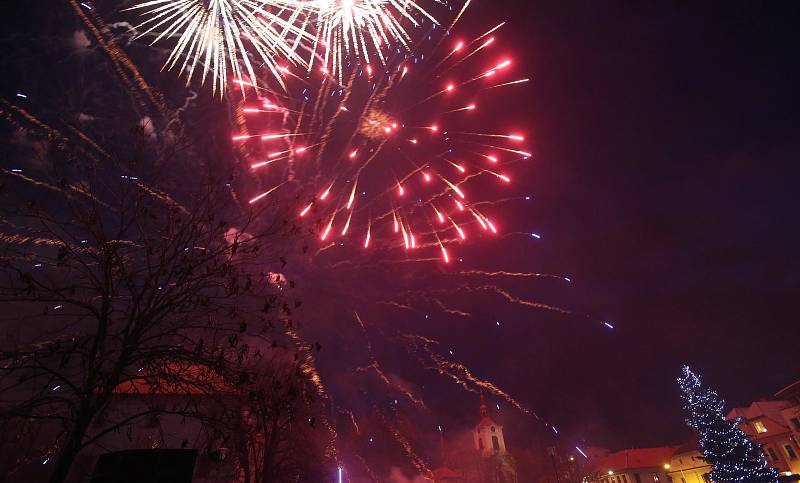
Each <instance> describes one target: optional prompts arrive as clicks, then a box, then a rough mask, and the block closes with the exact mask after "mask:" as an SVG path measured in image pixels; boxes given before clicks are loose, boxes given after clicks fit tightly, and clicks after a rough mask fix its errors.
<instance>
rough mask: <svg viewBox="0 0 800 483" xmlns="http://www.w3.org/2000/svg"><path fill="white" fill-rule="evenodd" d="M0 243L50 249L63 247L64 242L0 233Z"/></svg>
mask: <svg viewBox="0 0 800 483" xmlns="http://www.w3.org/2000/svg"><path fill="white" fill-rule="evenodd" d="M0 241H2V242H3V243H8V244H13V245H28V244H30V245H39V246H50V247H62V246H64V242H63V241H62V240H55V239H53V238H43V237H35V236H26V235H20V234H16V233H15V234H8V233H0Z"/></svg>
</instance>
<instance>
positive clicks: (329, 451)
mask: <svg viewBox="0 0 800 483" xmlns="http://www.w3.org/2000/svg"><path fill="white" fill-rule="evenodd" d="M284 332H285V333H286V335H288V336H289V338H290V339H291V340H292V342H293V343H294V345H295V347H296V348H297V354H298V356H299V357H300V359H299V360H298V365H297V367H298V368H299V369H300V371H301V372H302V374H303V375H304V376H305V377H306V378H307V379H308V381H310V382H311V384H312V385H313V386H314V390H315V392H316V393H317V396H318V397H319V398H320V399H322V400H323V401H325V403H326V404H330V398H328V393H327V391H326V390H325V386H324V385H323V384H322V377H320V374H319V371H318V370H317V366H316V363H315V360H314V356H313V354H312V353H311V348H310V345H309V344H308V343H307V342H306V341H304V340H303V338H302V337H300V335H299V334H297V332H295V331H293V330H292V329H289V328H286V329H285V330H284ZM320 416H321V420H322V424H323V425H324V426H325V429H326V430H327V431H328V434H330V439H329V440H328V444H327V446H326V448H325V456H327V457H329V458H334V459H336V458H337V456H336V455H337V450H336V442H337V439H338V435H337V432H336V428H335V427H334V426H333V424H332V423H331V422H330V421H329V420H328V418H327V417H325V415H324V414H321V415H320Z"/></svg>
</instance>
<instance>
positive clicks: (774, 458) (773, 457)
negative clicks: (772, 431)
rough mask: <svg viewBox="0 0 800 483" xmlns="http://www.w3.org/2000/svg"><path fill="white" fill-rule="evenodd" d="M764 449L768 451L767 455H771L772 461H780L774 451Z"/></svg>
mask: <svg viewBox="0 0 800 483" xmlns="http://www.w3.org/2000/svg"><path fill="white" fill-rule="evenodd" d="M764 449H766V450H767V454H768V455H769V459H771V460H772V461H778V454H777V453H775V450H774V449H772V448H769V447H767V448H764Z"/></svg>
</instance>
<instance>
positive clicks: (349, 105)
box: [235, 24, 529, 263]
mask: <svg viewBox="0 0 800 483" xmlns="http://www.w3.org/2000/svg"><path fill="white" fill-rule="evenodd" d="M502 25H503V24H499V25H497V26H495V27H493V28H492V29H490V30H489V31H487V32H486V33H484V34H482V35H481V36H479V37H477V38H476V39H473V40H472V41H471V42H470V45H472V44H475V43H477V42H480V39H482V38H484V37H486V36H488V35H489V34H491V33H492V32H494V31H496V30H497V29H498V28H500V27H501V26H502ZM492 39H494V38H493V37H492ZM493 42H494V40H492V42H489V41H485V42H483V43H481V44H480V45H478V47H476V48H475V49H474V50H472V51H471V52H469V53H468V54H467V56H468V57H469V56H472V55H475V54H477V53H478V52H480V51H482V50H484V49H486V48H487V47H488V46H489V45H491V44H492V43H493ZM448 55H449V54H448ZM461 60H465V59H463V58H461ZM406 61H407V58H402V59H401V60H400V61H399V62H397V61H396V60H395V61H393V63H392V64H391V65H390V66H388V67H387V69H386V71H385V72H374V71H373V70H372V69H371V68H370V66H368V65H367V66H364V65H363V64H362V65H355V66H353V69H352V70H351V71H350V72H349V74H350V75H349V76H348V79H347V83H346V85H344V86H342V85H338V86H337V85H335V83H334V80H333V79H332V78H331V77H330V76H329V74H328V73H327V72H324V74H325V77H324V78H323V80H322V83H321V88H320V89H319V91H318V92H317V94H316V96H317V97H316V98H315V99H314V100H313V101H311V104H312V105H313V108H312V109H311V116H310V118H309V120H308V122H307V123H306V121H305V120H304V119H303V118H302V117H297V118H296V121H295V122H296V125H295V126H294V129H295V134H298V135H299V134H300V133H304V134H306V133H307V134H309V135H311V136H312V138H310V139H307V140H306V141H307V143H306V145H307V146H311V145H314V146H319V148H318V149H316V152H315V157H314V163H311V164H310V163H305V166H304V167H303V169H305V170H310V171H311V172H302V173H301V172H300V171H296V170H294V168H292V174H291V175H292V179H293V180H297V181H298V182H299V184H298V187H299V186H300V185H301V184H302V183H304V182H305V183H306V184H308V185H309V186H310V187H313V188H312V189H314V190H317V189H319V186H320V185H322V186H328V188H327V189H325V190H324V192H323V193H322V194H321V195H320V194H319V192H317V195H316V196H315V197H313V198H312V197H310V196H308V197H306V196H307V195H306V196H304V195H301V198H303V197H306V200H308V201H305V202H304V204H303V206H305V208H302V209H300V208H298V212H299V213H300V217H302V216H303V215H305V214H306V213H307V212H308V209H309V208H308V206H310V205H314V206H315V207H316V208H317V210H319V216H320V217H321V218H322V219H325V220H326V222H327V226H325V227H323V228H324V231H323V232H322V235H321V236H320V238H321V239H322V240H323V241H328V240H326V239H328V238H329V237H331V238H334V237H335V238H334V239H336V238H340V237H347V236H350V235H351V234H354V235H355V236H358V237H366V238H365V241H364V242H363V246H362V248H363V249H366V248H370V247H372V248H373V249H376V250H391V249H397V248H401V247H405V249H406V250H409V251H410V250H414V249H422V248H425V249H427V248H429V247H435V248H436V249H437V251H439V252H440V254H441V256H440V258H439V259H440V260H442V261H444V263H447V262H448V261H449V259H450V253H449V250H448V248H449V247H447V246H446V245H449V244H451V243H458V242H460V240H464V239H465V238H466V237H465V233H464V231H463V230H462V229H461V227H463V226H469V225H470V224H472V223H478V224H480V226H481V228H483V230H484V231H487V234H491V233H497V232H498V231H497V228H496V225H495V223H496V220H495V222H493V221H492V220H490V218H489V217H488V216H487V214H485V213H481V212H479V211H478V210H477V209H476V208H477V206H479V204H480V203H481V201H482V200H472V201H471V202H467V201H466V196H467V194H468V193H466V192H465V191H464V189H463V185H464V183H466V182H468V181H469V180H472V179H475V178H478V177H481V176H487V175H489V176H492V177H495V178H497V179H499V180H501V181H503V182H506V183H508V182H510V181H511V180H510V178H509V177H508V176H507V175H506V174H505V173H503V172H500V171H496V170H494V169H486V168H485V167H483V166H476V165H475V164H474V163H471V162H468V161H467V160H464V159H462V157H461V156H462V155H455V156H457V157H458V163H456V162H454V161H453V160H451V159H450V158H451V156H448V157H444V156H443V154H446V153H448V152H452V151H453V149H452V148H449V149H448V147H449V146H448V144H450V143H451V142H464V141H463V140H461V139H455V141H450V142H448V140H449V139H450V138H440V137H439V136H448V132H447V131H445V130H444V129H442V130H441V131H440V130H439V128H438V127H437V125H436V124H435V123H434V124H433V125H429V126H417V127H414V126H407V125H405V124H402V120H401V119H399V118H395V117H394V115H393V111H394V110H395V109H393V105H394V104H396V103H399V104H401V106H407V105H408V104H409V102H407V101H406V100H405V96H402V95H401V94H400V93H399V92H398V91H397V89H398V86H400V84H401V80H403V79H404V78H405V76H406V74H407V73H408V66H407V65H406ZM509 63H510V60H508V59H506V60H502V61H500V62H499V63H495V67H493V68H492V69H490V72H494V71H495V70H497V69H501V68H504V67H505V66H507V65H509ZM470 65H471V64H470ZM469 70H472V68H471V67H470V68H469ZM423 71H424V69H423ZM365 73H366V76H365V75H363V74H365ZM384 74H385V75H384ZM485 74H486V71H485V69H484V70H482V71H481V74H480V75H478V76H475V75H471V76H469V78H471V79H473V80H475V79H480V78H482V77H485ZM420 79H424V81H423V83H422V85H420V89H417V90H415V91H414V92H413V94H412V95H413V96H414V97H423V100H424V99H429V98H431V97H432V96H430V95H429V96H427V97H425V96H419V93H420V92H423V91H422V90H421V89H425V90H429V89H430V75H427V76H426V75H423V74H422V72H420ZM407 84H408V82H406V81H403V82H402V85H403V89H409V88H411V87H410V85H407ZM451 85H452V84H451ZM337 88H338V89H339V90H338V92H337V91H336V90H335V89H337ZM479 90H480V89H479ZM449 91H450V89H449V88H447V87H446V88H444V89H438V90H437V91H436V93H437V94H435V95H439V94H445V93H447V92H449ZM306 94H307V92H306V90H305V89H304V90H303V97H304V98H305V99H306V100H308V97H307V95H306ZM289 95H290V96H291V92H289ZM337 96H338V107H337V104H336V102H335V100H337ZM412 99H413V98H412ZM451 101H452V100H451ZM451 101H448V102H451ZM411 104H412V105H414V103H413V102H412V103H411ZM417 104H419V103H417ZM463 105H464V104H461V106H459V107H458V109H450V110H447V109H446V108H445V109H442V111H444V112H453V113H455V112H462V111H463V112H466V111H471V110H473V106H474V105H475V104H474V103H472V104H468V105H467V107H466V108H465V107H462V106H463ZM427 109H428V108H425V110H423V111H422V112H426V110H427ZM303 110H304V109H303ZM441 113H442V112H439V114H441ZM345 114H349V115H348V116H345ZM453 115H455V114H453ZM303 126H305V127H303ZM414 129H424V130H425V131H429V132H431V137H430V138H425V139H423V142H424V143H425V149H427V150H428V151H430V150H431V149H432V148H433V147H434V146H441V145H442V144H444V146H443V147H442V149H443V151H439V152H438V153H437V154H436V155H435V156H434V158H435V160H437V166H432V165H431V161H427V160H426V161H425V162H421V161H418V158H419V157H428V156H425V152H424V151H422V152H420V153H419V154H417V153H412V152H411V151H408V152H406V151H405V150H404V149H403V148H401V146H399V145H397V143H400V142H403V141H406V140H408V141H411V143H412V144H413V145H419V146H422V144H421V143H419V140H418V137H414V138H411V139H408V136H409V135H413V134H409V135H403V134H401V130H405V131H407V132H408V133H412V132H413V130H414ZM476 131H477V130H475V129H473V130H469V129H463V128H462V129H459V130H458V131H454V132H455V133H459V134H458V136H460V137H464V138H468V137H470V136H469V134H472V132H475V134H478V135H484V134H486V135H488V136H489V137H496V138H497V139H503V140H506V139H508V140H511V141H521V140H523V138H522V137H521V136H518V135H515V134H492V133H483V132H476ZM320 132H321V135H320V134H319V133H320ZM462 133H463V134H462ZM314 136H317V137H314ZM240 137H244V136H235V138H240ZM253 137H255V136H253ZM348 138H349V139H348ZM395 139H396V141H395ZM334 140H335V143H334ZM467 140H468V139H467ZM343 143H344V144H343ZM390 143H391V144H390ZM342 144H343V145H342ZM475 144H479V145H483V146H489V145H485V144H481V143H475ZM334 145H335V146H336V147H335V148H334ZM387 148H392V149H387ZM394 148H396V150H395V149H394ZM287 149H289V150H290V149H291V143H290V146H289V148H287ZM497 149H498V150H505V151H510V152H514V153H516V154H519V155H527V154H529V153H526V152H525V151H521V150H517V149H512V147H508V148H506V147H505V146H497ZM340 150H341V152H338V151H340ZM437 150H438V149H437ZM279 152H284V151H279ZM361 152H368V154H367V155H366V156H363V155H361V156H359V155H358V154H359V153H361ZM467 152H472V151H467ZM398 155H399V156H401V157H402V158H404V159H405V160H406V162H407V163H408V165H409V166H410V167H411V169H405V168H404V167H402V164H398V163H396V162H394V163H392V164H391V165H387V164H388V162H389V161H390V160H392V158H393V157H394V156H398ZM475 155H478V156H481V157H486V158H489V159H490V160H492V162H494V163H496V162H497V161H496V158H495V157H494V156H492V155H491V154H486V153H483V152H481V153H475ZM471 156H472V155H471ZM281 159H288V160H289V162H291V161H292V159H293V156H292V153H291V151H286V152H284V156H282V157H280V158H273V159H271V160H270V161H265V162H261V163H258V164H257V165H258V166H262V165H263V166H266V165H267V164H269V163H272V162H274V161H279V160H281ZM323 161H324V163H323ZM439 162H441V163H445V164H446V165H447V166H452V167H455V168H458V172H457V173H454V174H451V173H450V172H446V171H445V170H441V169H438V168H439V165H438V163H439ZM379 164H380V166H377V165H379ZM505 164H506V163H503V165H505ZM255 166H256V165H254V167H255ZM312 166H313V167H314V168H315V169H311V168H312ZM388 166H392V167H391V168H389V167H388ZM398 166H400V168H399V169H402V170H403V172H402V173H400V175H399V176H397V175H396V174H395V173H396V170H397V169H398ZM387 168H388V169H387ZM298 169H299V166H298ZM381 169H383V171H384V173H385V174H386V175H390V176H391V175H393V174H394V183H393V184H391V185H390V184H389V183H387V185H386V186H385V187H379V188H378V190H377V191H376V190H375V189H374V186H373V187H372V189H370V184H371V183H374V182H375V174H373V173H375V172H380V170H381ZM468 170H469V171H471V172H468ZM270 172H273V173H276V175H277V174H279V172H280V170H271V171H270ZM265 173H266V172H265ZM390 173H391V174H390ZM265 175H266V174H265ZM362 175H365V176H366V178H367V180H368V181H367V182H366V183H367V184H365V183H363V182H361V181H360V180H361V177H362ZM416 176H420V177H423V178H424V180H425V183H430V182H431V181H435V182H436V183H435V184H434V186H433V187H434V188H435V189H438V188H439V187H441V189H440V190H438V191H436V192H434V193H433V194H431V193H425V194H424V195H422V196H423V197H425V198H427V199H426V201H428V202H430V203H433V202H436V203H437V204H439V202H440V201H441V202H442V203H444V204H445V205H446V204H447V203H445V202H446V200H447V199H450V198H452V197H453V196H456V197H458V200H455V203H456V205H458V210H459V211H457V212H455V213H452V212H450V208H449V207H448V208H447V209H446V210H445V209H444V207H442V211H444V212H445V213H447V218H448V219H450V220H451V224H452V226H453V228H452V229H454V230H456V232H457V233H458V234H459V238H460V240H459V239H457V238H456V237H454V236H449V235H454V234H455V232H451V231H450V230H451V228H450V227H449V226H448V227H444V226H437V227H434V226H433V225H431V224H429V223H426V222H425V220H424V219H423V218H425V217H424V216H420V210H418V209H417V208H416V207H415V206H414V205H412V204H411V203H412V202H413V199H407V201H404V200H402V198H403V196H404V193H405V194H409V193H408V191H409V190H408V189H406V188H405V187H404V185H405V184H409V185H410V187H411V189H415V188H414V186H413V184H414V183H416V178H415V177H416ZM326 178H327V179H326ZM273 184H274V183H273ZM356 184H358V186H359V190H362V189H363V190H364V191H365V192H364V193H361V194H362V195H366V194H367V193H366V191H369V192H370V193H371V194H370V197H368V198H362V197H359V198H358V200H359V201H358V202H357V203H354V195H355V190H356V188H355V186H356ZM334 186H335V188H336V191H335V192H334V193H332V198H333V199H334V200H338V201H334V202H333V203H330V204H323V203H321V202H322V201H323V200H325V198H326V197H328V195H329V194H330V193H331V188H332V187H334ZM345 186H347V188H344V187H345ZM345 189H346V190H347V191H349V196H350V197H349V200H347V202H346V205H345V203H344V201H343V200H344V199H345V197H346V196H347V193H346V192H345ZM395 189H396V190H397V191H394V190H395ZM376 193H377V194H376ZM398 193H399V197H400V198H401V199H400V200H397V199H396V198H394V197H395V196H397V194H398ZM414 196H415V197H416V196H420V194H415V195H414ZM393 198H394V199H393ZM459 200H460V201H459ZM309 201H310V202H309ZM315 201H319V202H317V203H315ZM483 201H484V202H483V204H485V205H487V206H488V205H490V204H491V203H489V202H486V201H485V200H483ZM376 203H380V205H379V206H376ZM384 204H385V205H384ZM345 209H346V210H348V212H347V213H345V214H342V213H341V212H342V211H343V210H345ZM374 212H377V214H376V215H373V213H374ZM461 212H463V214H461ZM440 215H441V217H442V218H444V213H440ZM465 215H470V216H469V217H468V218H467V219H461V218H462V217H463V216H465ZM388 216H392V217H394V218H395V219H397V220H398V222H397V226H398V227H399V229H398V230H395V231H396V233H397V236H394V237H391V236H389V237H386V236H385V234H386V231H385V230H384V229H383V228H384V225H383V221H384V220H385V218H386V217H388ZM454 218H459V219H458V220H454ZM334 223H336V225H337V226H336V227H334V226H333V224H334ZM342 225H343V226H342ZM420 225H423V226H425V227H426V228H423V229H422V230H420ZM427 227H430V228H431V229H430V230H428V228H427ZM367 232H369V235H365V233H367ZM448 233H449V235H448ZM400 235H404V236H403V237H401V236H400ZM378 237H379V238H378ZM331 241H333V240H331ZM338 245H339V244H338V243H337V244H336V245H333V244H331V245H326V246H325V247H324V248H322V249H319V250H317V254H321V253H323V252H327V251H329V250H330V249H331V248H334V247H335V246H338Z"/></svg>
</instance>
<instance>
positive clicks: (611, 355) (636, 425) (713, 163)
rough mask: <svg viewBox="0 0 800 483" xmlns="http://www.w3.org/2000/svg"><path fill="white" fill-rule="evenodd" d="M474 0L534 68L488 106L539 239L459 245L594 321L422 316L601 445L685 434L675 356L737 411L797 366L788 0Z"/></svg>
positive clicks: (500, 378)
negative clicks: (520, 166) (513, 153)
mask: <svg viewBox="0 0 800 483" xmlns="http://www.w3.org/2000/svg"><path fill="white" fill-rule="evenodd" d="M473 3H475V4H476V5H475V6H474V8H472V7H471V10H470V13H469V15H468V16H467V17H465V19H464V22H463V24H464V28H465V29H470V28H473V29H474V30H475V31H479V26H486V25H488V24H490V23H491V24H492V25H493V23H492V22H495V23H496V22H497V21H500V20H503V19H507V20H509V25H508V26H507V27H506V28H505V31H504V32H503V39H504V40H503V42H504V45H505V46H507V47H509V48H510V50H509V51H510V52H511V53H512V54H513V56H514V59H515V69H516V72H517V73H520V74H523V75H525V73H528V74H530V76H531V77H532V82H531V83H530V84H528V86H527V87H525V88H524V89H520V90H519V91H516V92H517V93H516V94H513V93H509V94H508V95H504V97H500V101H499V102H501V104H502V106H495V107H498V108H501V109H502V111H503V112H504V113H506V114H507V115H508V116H507V117H508V118H511V119H527V120H528V125H523V126H521V127H523V128H525V129H526V130H527V132H528V134H529V136H530V138H531V139H532V144H533V145H532V149H533V152H534V157H533V159H532V160H531V161H530V164H529V165H528V167H529V169H528V170H527V173H526V174H524V175H523V176H522V177H521V178H518V181H517V180H515V183H517V182H519V183H521V184H524V185H525V186H526V189H528V190H529V192H530V194H531V195H532V196H533V199H532V200H531V201H529V202H525V203H524V204H520V203H518V204H516V205H515V206H514V209H513V210H508V211H506V212H504V215H503V217H504V220H503V223H504V225H505V226H509V227H511V226H513V227H515V229H522V230H526V231H528V230H529V231H535V232H537V233H540V234H542V237H543V238H542V239H541V240H535V239H533V238H530V237H516V238H515V237H509V238H507V239H506V240H505V241H504V242H503V243H504V244H503V246H502V248H493V247H492V246H487V245H484V246H482V247H480V248H479V249H478V248H475V249H474V250H473V251H472V252H467V253H466V254H465V258H466V259H467V260H468V263H470V264H473V263H474V265H473V266H476V267H479V268H485V269H506V270H515V271H527V270H532V271H541V272H548V273H556V274H562V275H566V276H568V277H570V278H571V279H572V280H573V282H572V283H555V284H554V283H552V282H539V281H533V282H524V283H523V282H512V286H515V288H517V289H518V290H519V291H520V293H524V294H527V295H532V294H533V295H534V296H535V297H536V298H537V299H539V300H542V301H545V302H552V303H556V304H558V305H561V306H564V307H568V308H572V309H575V310H576V311H578V312H582V313H587V314H590V315H591V317H590V318H581V317H565V316H561V315H554V314H548V313H539V312H535V311H524V310H520V308H519V307H513V306H507V305H502V304H501V305H499V306H498V307H497V309H496V313H495V314H493V316H492V317H491V318H489V317H488V316H487V317H484V318H483V319H482V320H480V321H475V322H474V326H473V328H472V329H473V330H469V331H463V330H461V331H459V329H458V326H457V325H456V324H455V323H454V322H452V321H440V322H438V323H439V324H440V326H439V327H438V328H434V329H432V330H434V331H437V330H438V331H439V332H440V335H441V336H442V338H443V339H444V340H446V341H449V343H451V345H452V347H453V348H454V349H455V350H456V352H457V355H458V356H460V357H461V358H463V360H465V361H466V362H468V363H469V364H470V366H471V367H477V368H480V369H479V370H477V372H478V373H479V374H480V375H482V376H487V377H489V378H491V379H492V380H494V381H496V382H498V383H499V384H500V386H501V387H504V388H506V389H508V390H509V392H510V393H512V394H514V395H515V396H518V397H519V399H520V400H521V401H523V402H524V403H526V404H527V405H529V406H530V407H532V408H534V409H535V410H536V411H537V412H538V413H539V414H541V415H542V416H543V417H546V418H547V419H548V420H549V421H551V422H552V423H553V424H555V425H556V426H558V427H559V428H560V429H561V428H563V433H564V434H565V436H564V438H565V441H566V440H569V441H580V442H581V444H589V445H595V446H606V447H610V448H612V449H619V448H622V447H633V446H644V445H662V444H680V443H683V442H685V440H686V439H687V438H688V434H689V433H688V430H687V429H686V427H685V425H684V423H683V418H684V414H683V412H682V409H681V405H682V403H681V400H680V398H679V394H678V388H677V383H676V382H675V378H676V377H677V376H678V372H679V370H680V367H681V365H682V364H684V363H688V364H690V365H691V366H692V368H693V369H695V370H696V371H698V372H700V373H701V374H703V375H704V376H705V378H706V380H707V381H708V382H709V383H710V384H711V385H712V386H714V387H716V388H717V389H718V391H719V392H720V393H721V394H722V395H723V396H724V397H726V399H727V400H728V402H729V403H730V404H733V405H745V404H749V403H750V402H751V401H753V400H754V399H757V398H759V397H762V396H769V395H771V394H773V393H774V392H775V391H777V390H778V389H780V388H782V387H784V386H785V385H787V384H788V383H790V382H792V381H794V380H796V379H797V378H799V377H800V364H798V363H797V347H798V342H800V329H798V322H797V316H796V308H795V306H794V302H795V300H794V298H795V297H796V296H797V294H800V274H799V273H800V262H798V257H797V252H796V249H797V247H798V245H800V228H798V216H797V211H798V203H797V188H796V186H797V185H798V183H799V182H800V181H799V180H800V167H798V161H800V110H798V107H799V106H798V98H797V97H798V96H797V87H796V86H798V85H800V67H798V62H797V59H798V58H800V52H798V50H800V49H799V48H798V46H800V35H798V33H797V32H798V29H797V25H800V4H797V3H796V2H795V3H794V5H793V6H792V5H791V2H769V3H766V4H762V3H757V2H739V1H733V2H662V3H658V4H651V3H647V4H644V3H641V2H555V1H553V2H513V1H493V2H488V1H483V2H473ZM18 8H23V7H18ZM65 12H66V10H65ZM62 14H63V12H62ZM23 18H32V12H28V11H26V12H25V13H24V14H23ZM487 19H488V20H487ZM43 23H44V24H45V25H48V27H47V28H53V29H55V28H56V27H55V26H53V25H52V24H51V23H50V22H46V21H43ZM58 28H59V29H61V32H62V33H61V34H63V32H64V31H69V29H71V28H74V29H77V28H78V23H77V22H75V25H74V26H72V27H70V26H66V27H64V26H58ZM15 29H16V30H17V31H19V29H20V26H19V25H17V26H16V27H15ZM484 30H485V29H484ZM9 35H11V34H9ZM9 38H11V39H13V38H14V37H13V36H10V37H9V36H7V39H6V42H4V45H6V46H8V45H10V44H11V42H13V40H12V41H11V42H9V41H8V39H9ZM18 38H24V37H18ZM21 51H22V50H20V52H21ZM150 75H151V76H159V75H161V76H169V74H158V73H157V72H152V73H150ZM19 82H22V81H21V80H20V78H15V77H13V76H12V77H10V78H9V77H7V78H6V79H4V81H3V82H2V86H3V89H2V92H3V96H4V97H6V98H9V97H10V96H13V93H14V92H16V90H18V89H19V86H18V83H19ZM170 82H171V83H173V84H174V81H171V80H170ZM31 90H35V86H32V87H31ZM471 250H472V249H471ZM461 302H463V303H465V304H466V303H468V301H466V300H462V301H461ZM392 317H395V316H392ZM492 318H496V319H497V320H500V321H502V325H501V327H500V328H498V327H497V326H496V324H495V323H494V322H495V320H492ZM599 320H609V321H611V322H612V323H613V324H614V325H615V327H616V328H615V329H614V330H607V329H605V328H603V327H602V325H601V324H600V323H599ZM448 334H449V339H447V337H448ZM426 390H428V391H430V387H428V388H427V389H426ZM433 392H434V394H433V395H432V396H431V407H432V408H433V409H434V410H438V411H441V412H442V413H447V414H446V416H444V417H445V419H446V421H447V422H449V423H450V424H452V425H454V426H461V427H467V426H469V425H471V424H474V418H475V415H476V412H477V409H476V406H477V401H474V400H471V399H470V397H471V396H464V395H463V394H461V396H459V397H460V399H458V400H453V399H452V398H451V396H452V393H451V392H447V391H443V392H442V393H441V394H440V395H439V397H438V399H437V395H436V391H435V390H434V391H433ZM499 417H500V418H501V419H502V418H503V417H504V416H502V415H501V416H499ZM507 417H508V418H509V419H507V420H506V421H510V419H511V418H512V417H513V416H507ZM530 427H531V426H529V425H528V424H527V423H526V424H522V425H520V426H519V427H518V428H515V429H512V430H511V431H510V433H511V437H512V438H514V440H515V441H514V442H513V443H512V444H517V445H519V446H528V445H530V444H532V443H531V439H530V438H529V436H528V434H527V433H526V431H528V428H530Z"/></svg>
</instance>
